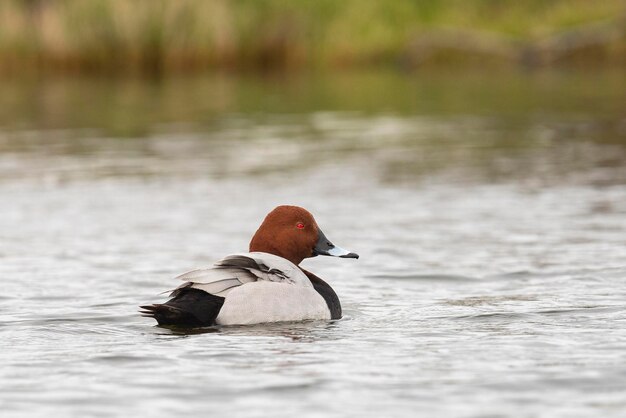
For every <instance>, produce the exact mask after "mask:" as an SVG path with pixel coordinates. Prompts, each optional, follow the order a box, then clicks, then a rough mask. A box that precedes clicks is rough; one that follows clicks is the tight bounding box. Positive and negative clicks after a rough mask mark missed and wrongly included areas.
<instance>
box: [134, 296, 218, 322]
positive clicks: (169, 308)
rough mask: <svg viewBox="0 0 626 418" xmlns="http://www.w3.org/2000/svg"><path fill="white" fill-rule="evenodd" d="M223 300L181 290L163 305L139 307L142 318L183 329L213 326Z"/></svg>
mask: <svg viewBox="0 0 626 418" xmlns="http://www.w3.org/2000/svg"><path fill="white" fill-rule="evenodd" d="M223 304H224V298H223V297H220V296H215V295H212V294H210V293H207V292H205V291H203V290H199V289H182V290H180V291H179V292H178V294H177V295H176V296H175V297H174V298H172V299H170V300H168V301H167V302H165V303H163V304H154V305H147V306H140V308H141V309H143V311H139V312H140V313H141V314H142V315H143V316H146V317H149V318H154V319H156V320H157V322H158V323H159V325H173V326H178V327H185V328H197V327H208V326H211V325H215V318H217V315H218V314H219V313H220V309H222V305H223Z"/></svg>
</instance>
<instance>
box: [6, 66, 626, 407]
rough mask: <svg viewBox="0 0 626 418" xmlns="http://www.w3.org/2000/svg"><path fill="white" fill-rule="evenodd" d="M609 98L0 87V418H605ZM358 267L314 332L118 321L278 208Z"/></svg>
mask: <svg viewBox="0 0 626 418" xmlns="http://www.w3.org/2000/svg"><path fill="white" fill-rule="evenodd" d="M624 103H626V88H625V84H624V80H623V78H622V77H621V76H615V75H610V74H609V75H606V76H603V77H598V76H597V75H594V74H589V75H585V74H581V75H572V74H560V75H559V74H556V75H555V74H553V75H549V76H543V75H532V74H531V75H510V76H507V77H505V78H502V77H500V78H498V77H494V78H490V77H481V76H475V77H470V78H469V79H466V78H462V77H459V75H448V76H446V75H430V76H429V75H417V76H415V77H407V78H403V77H397V78H396V77H394V76H388V75H387V76H385V75H381V76H372V75H368V76H358V77H356V76H355V77H352V78H351V77H349V76H342V77H339V78H337V79H333V80H302V79H299V80H287V81H283V80H250V79H241V80H233V79H223V78H219V77H217V78H210V79H207V80H204V79H200V80H192V81H189V80H187V81H185V80H179V81H175V80H174V81H170V82H166V83H164V84H156V85H155V84H151V83H142V82H137V81H134V82H128V81H115V80H110V81H107V82H103V81H93V80H91V81H90V80H78V81H77V80H72V81H68V80H48V81H37V82H32V81H31V82H28V83H22V84H20V83H11V84H10V85H7V86H6V88H5V89H4V92H3V96H2V99H1V101H0V122H1V123H2V129H0V280H1V283H2V291H1V292H0V354H1V359H0V364H1V365H2V367H1V368H0V409H1V411H2V416H3V417H5V416H6V417H9V416H11V417H12V416H76V417H84V416H136V415H140V414H141V415H142V416H150V417H159V416H163V417H166V416H167V417H170V416H231V417H237V416H252V417H254V416H258V417H266V416H289V417H291V416H307V417H308V416H324V417H335V416H336V417H343V416H454V417H479V416H480V417H485V416H490V417H498V416H517V417H534V416H546V417H572V416H581V417H582V416H602V417H609V416H616V417H617V416H624V413H625V412H624V411H626V114H624V106H623V105H624ZM285 203H289V204H297V205H301V206H304V207H306V208H308V209H309V210H311V211H312V212H313V213H314V214H315V216H316V218H317V221H318V223H319V224H320V226H321V227H322V229H323V230H324V232H325V233H326V235H327V236H328V237H329V238H330V239H331V240H332V241H333V242H335V243H336V244H337V245H340V246H342V247H344V248H348V249H350V250H353V251H356V252H358V253H359V254H360V255H361V258H360V259H359V260H345V259H331V258H323V257H317V258H314V259H309V260H306V261H305V262H304V266H305V267H306V268H307V269H309V270H311V271H313V272H315V273H317V274H318V275H320V276H321V277H323V278H325V279H326V280H327V281H328V282H330V283H331V284H332V286H333V287H334V288H335V289H336V291H337V293H338V294H339V296H340V298H341V300H342V303H343V305H344V313H345V316H344V318H343V319H342V320H339V321H334V322H305V323H287V324H274V325H258V326H249V327H223V328H216V329H207V330H203V331H202V332H200V331H198V332H192V333H182V332H176V331H172V330H168V329H164V328H159V327H156V326H154V323H153V321H151V320H149V319H147V318H142V317H140V316H139V315H138V313H137V306H138V305H140V304H145V303H151V302H157V301H162V300H164V296H163V295H159V293H160V292H162V291H164V290H166V289H169V288H171V287H172V286H174V285H175V284H176V283H175V281H173V280H172V278H173V277H174V276H176V275H177V274H179V273H181V272H184V271H187V270H189V269H191V268H194V267H198V266H204V265H209V264H211V263H212V262H213V261H215V260H216V259H217V258H219V257H221V256H223V255H225V254H228V253H232V252H237V251H242V250H245V249H247V244H248V241H249V239H250V237H251V235H252V234H253V232H254V231H255V229H256V227H257V226H258V224H259V223H260V222H261V220H262V218H263V217H264V216H265V214H266V213H267V212H268V211H269V210H271V209H272V208H273V207H274V206H276V205H278V204H285Z"/></svg>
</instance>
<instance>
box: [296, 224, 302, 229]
mask: <svg viewBox="0 0 626 418" xmlns="http://www.w3.org/2000/svg"><path fill="white" fill-rule="evenodd" d="M296 228H298V229H304V224H303V223H302V222H298V224H297V225H296Z"/></svg>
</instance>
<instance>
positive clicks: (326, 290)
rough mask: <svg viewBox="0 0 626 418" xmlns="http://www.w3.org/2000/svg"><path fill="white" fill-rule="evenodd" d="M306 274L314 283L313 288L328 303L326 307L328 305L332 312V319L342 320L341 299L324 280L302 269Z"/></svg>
mask: <svg viewBox="0 0 626 418" xmlns="http://www.w3.org/2000/svg"><path fill="white" fill-rule="evenodd" d="M301 270H302V272H303V273H304V274H306V276H307V277H308V278H309V280H311V283H313V288H314V289H315V290H317V293H319V294H320V295H322V297H323V298H324V300H325V301H326V305H328V310H329V311H330V319H340V318H341V302H339V297H338V296H337V294H336V293H335V291H334V290H333V288H332V287H330V285H329V284H328V283H326V282H325V281H324V280H322V279H320V278H319V277H317V276H316V275H315V274H313V273H310V272H308V271H306V270H304V269H301Z"/></svg>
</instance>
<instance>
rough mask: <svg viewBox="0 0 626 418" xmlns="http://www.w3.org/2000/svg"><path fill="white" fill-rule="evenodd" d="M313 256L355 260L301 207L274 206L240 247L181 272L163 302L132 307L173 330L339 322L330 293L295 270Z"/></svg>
mask: <svg viewBox="0 0 626 418" xmlns="http://www.w3.org/2000/svg"><path fill="white" fill-rule="evenodd" d="M318 255H319V256H331V257H338V258H353V259H358V258H359V255H358V254H356V253H354V252H351V251H348V250H345V249H343V248H341V247H338V246H336V245H334V244H333V243H332V242H331V241H330V240H329V239H328V238H326V235H324V233H323V232H322V230H321V229H320V228H319V226H318V225H317V222H316V221H315V218H314V217H313V215H312V214H311V213H310V212H309V211H308V210H306V209H304V208H302V207H299V206H291V205H281V206H278V207H276V208H275V209H273V210H272V211H271V212H270V213H269V214H267V216H266V217H265V219H264V220H263V222H262V223H261V226H260V227H259V228H258V230H257V231H256V232H255V234H254V236H253V237H252V239H251V241H250V245H249V250H248V252H244V253H236V254H231V255H227V256H225V257H224V258H222V259H221V260H219V261H217V262H216V263H215V264H214V265H213V266H212V267H208V268H200V269H196V270H192V271H189V272H186V273H184V274H181V275H180V276H178V277H177V279H178V280H182V281H183V283H182V284H181V285H180V286H178V287H176V288H175V289H174V290H172V291H171V293H170V295H169V297H170V298H171V299H170V300H168V301H167V302H165V303H156V304H152V305H145V306H140V308H141V311H140V313H141V314H142V315H143V316H145V317H150V318H153V319H155V320H156V321H157V323H158V325H159V326H166V327H181V328H199V327H210V326H215V325H218V326H220V325H250V324H259V323H270V322H284V321H304V320H334V319H340V318H341V317H342V310H341V302H340V301H339V297H338V296H337V293H335V291H334V290H333V288H332V287H331V286H330V285H329V284H328V283H326V282H325V281H324V280H322V279H321V278H320V277H318V276H316V275H315V274H313V273H311V272H309V271H307V270H305V269H303V268H302V267H300V263H301V262H302V261H303V260H304V259H306V258H311V257H316V256H318ZM165 293H167V292H165Z"/></svg>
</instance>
